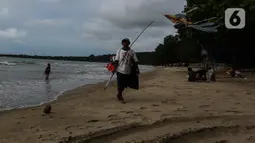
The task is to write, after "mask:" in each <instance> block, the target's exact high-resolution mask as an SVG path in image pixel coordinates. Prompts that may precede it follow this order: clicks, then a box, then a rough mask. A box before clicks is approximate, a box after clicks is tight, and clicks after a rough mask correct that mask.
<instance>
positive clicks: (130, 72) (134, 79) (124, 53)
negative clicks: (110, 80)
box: [115, 38, 139, 103]
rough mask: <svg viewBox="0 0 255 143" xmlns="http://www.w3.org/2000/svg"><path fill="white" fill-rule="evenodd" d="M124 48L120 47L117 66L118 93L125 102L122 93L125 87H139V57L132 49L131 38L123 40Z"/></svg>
mask: <svg viewBox="0 0 255 143" xmlns="http://www.w3.org/2000/svg"><path fill="white" fill-rule="evenodd" d="M121 43H122V46H123V47H122V48H121V49H119V50H118V51H117V53H116V57H115V66H116V67H117V68H116V71H117V84H118V93H117V99H118V100H119V101H121V102H122V103H125V101H124V99H123V96H122V93H123V91H124V89H125V88H127V87H130V88H133V89H138V88H139V83H138V74H139V68H138V59H137V56H136V54H135V52H134V51H133V50H132V49H130V47H129V45H130V40H129V39H128V38H125V39H123V40H122V42H121Z"/></svg>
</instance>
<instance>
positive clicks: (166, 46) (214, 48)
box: [155, 0, 255, 67]
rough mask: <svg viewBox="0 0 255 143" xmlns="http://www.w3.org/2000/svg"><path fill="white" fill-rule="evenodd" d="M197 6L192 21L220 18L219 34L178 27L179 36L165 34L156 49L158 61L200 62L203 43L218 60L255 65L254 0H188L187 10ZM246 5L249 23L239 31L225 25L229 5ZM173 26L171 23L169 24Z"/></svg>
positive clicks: (247, 65) (242, 6)
mask: <svg viewBox="0 0 255 143" xmlns="http://www.w3.org/2000/svg"><path fill="white" fill-rule="evenodd" d="M194 7H198V10H196V11H194V12H192V13H189V14H187V16H188V17H189V18H190V19H191V20H192V21H193V22H196V21H200V20H203V19H208V18H211V17H218V21H217V23H219V24H220V27H219V28H218V30H219V31H218V32H217V33H207V32H203V31H198V30H196V29H191V28H184V29H183V28H179V29H177V31H178V32H177V34H176V35H174V36H173V35H169V36H166V37H165V39H164V42H163V43H162V44H159V45H158V47H157V48H156V50H155V53H156V56H157V63H164V64H167V63H171V62H198V61H201V56H200V51H201V45H202V46H203V47H204V48H205V49H206V50H208V51H209V53H210V54H211V55H212V57H213V58H214V59H215V60H216V62H224V63H229V64H232V65H233V66H238V67H251V66H255V64H253V63H255V58H253V57H254V56H255V49H254V47H253V44H254V42H253V40H252V39H253V36H252V35H253V34H254V32H255V31H254V26H255V1H254V0H224V1H222V0H206V1H205V0H187V5H186V6H185V9H184V12H186V11H188V10H190V9H192V8H194ZM236 7H238V8H243V9H245V11H246V26H245V28H243V29H240V30H229V29H227V28H226V27H225V25H224V15H225V10H226V9H227V8H236ZM169 26H170V25H169Z"/></svg>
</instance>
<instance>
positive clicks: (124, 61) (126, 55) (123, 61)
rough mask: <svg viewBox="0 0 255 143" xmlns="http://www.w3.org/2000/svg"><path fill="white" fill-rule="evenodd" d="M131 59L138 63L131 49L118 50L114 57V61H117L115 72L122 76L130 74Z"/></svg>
mask: <svg viewBox="0 0 255 143" xmlns="http://www.w3.org/2000/svg"><path fill="white" fill-rule="evenodd" d="M132 58H133V59H134V61H135V62H138V58H137V56H136V54H135V52H134V51H133V50H132V49H130V50H126V51H125V50H123V49H119V50H118V51H117V53H116V56H115V60H116V61H119V63H118V67H117V72H119V73H122V74H130V73H131V64H132V63H131V60H132Z"/></svg>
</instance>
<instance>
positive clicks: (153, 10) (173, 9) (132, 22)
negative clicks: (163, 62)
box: [82, 0, 185, 51]
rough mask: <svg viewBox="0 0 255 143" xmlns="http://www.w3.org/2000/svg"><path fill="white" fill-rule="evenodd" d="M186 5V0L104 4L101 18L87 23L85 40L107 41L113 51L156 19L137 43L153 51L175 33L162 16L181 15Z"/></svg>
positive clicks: (144, 49)
mask: <svg viewBox="0 0 255 143" xmlns="http://www.w3.org/2000/svg"><path fill="white" fill-rule="evenodd" d="M184 4H185V1H184V0H178V1H177V0H137V1H136V2H135V3H132V2H128V1H125V0H110V1H107V2H106V1H104V2H102V4H101V7H100V9H99V15H98V16H97V17H95V18H92V19H91V20H89V21H86V22H85V23H84V25H83V28H82V30H83V32H82V37H83V38H86V39H90V40H94V42H96V41H98V42H102V41H104V44H105V43H108V44H107V45H110V46H109V50H110V49H111V50H113V49H114V48H113V47H118V46H120V42H119V41H120V40H121V39H122V38H124V37H129V38H131V39H132V40H134V39H135V38H136V36H137V35H138V34H139V33H140V32H141V31H142V29H143V28H144V27H145V26H146V25H147V24H148V23H149V22H150V21H152V20H155V22H154V23H153V24H152V25H151V27H149V28H148V29H147V30H146V31H145V32H144V34H143V35H142V36H141V37H140V40H138V41H137V43H136V44H135V47H137V48H136V49H138V50H139V51H147V50H149V51H152V50H154V49H155V48H156V46H157V45H158V44H159V43H160V42H162V39H163V38H164V37H165V36H167V35H169V34H175V32H176V30H175V29H174V28H173V26H172V24H171V22H170V21H169V20H167V19H166V18H165V17H164V16H163V14H166V13H180V12H181V11H182V10H183V7H184ZM116 40H117V41H118V42H117V41H116ZM110 43H111V44H110ZM115 49H116V48H115Z"/></svg>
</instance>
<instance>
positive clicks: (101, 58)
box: [0, 52, 156, 65]
mask: <svg viewBox="0 0 255 143" xmlns="http://www.w3.org/2000/svg"><path fill="white" fill-rule="evenodd" d="M154 53H155V52H138V53H136V54H137V57H138V59H139V63H140V64H141V65H156V64H155V59H154V58H155V56H154ZM113 55H114V54H105V55H90V56H39V55H23V54H0V57H9V58H26V59H44V60H62V61H81V62H101V63H107V62H109V61H110V57H111V56H113ZM148 57H150V58H149V59H150V60H148Z"/></svg>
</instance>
